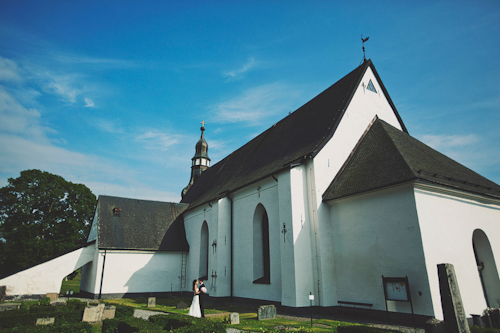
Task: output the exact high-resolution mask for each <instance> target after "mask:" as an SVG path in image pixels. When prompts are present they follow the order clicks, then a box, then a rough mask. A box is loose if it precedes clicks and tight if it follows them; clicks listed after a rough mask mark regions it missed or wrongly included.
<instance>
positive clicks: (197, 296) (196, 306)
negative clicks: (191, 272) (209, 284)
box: [188, 280, 201, 318]
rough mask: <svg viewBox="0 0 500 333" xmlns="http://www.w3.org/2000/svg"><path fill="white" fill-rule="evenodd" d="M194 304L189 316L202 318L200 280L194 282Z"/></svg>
mask: <svg viewBox="0 0 500 333" xmlns="http://www.w3.org/2000/svg"><path fill="white" fill-rule="evenodd" d="M193 291H194V296H193V302H192V303H191V307H190V308H189V312H188V315H189V316H192V317H198V318H200V317H201V309H200V291H199V290H198V280H193Z"/></svg>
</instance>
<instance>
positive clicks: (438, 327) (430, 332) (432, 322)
mask: <svg viewBox="0 0 500 333" xmlns="http://www.w3.org/2000/svg"><path fill="white" fill-rule="evenodd" d="M425 333H445V331H444V322H442V321H441V320H438V319H436V318H431V319H429V320H427V321H426V322H425Z"/></svg>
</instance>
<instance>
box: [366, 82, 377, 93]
mask: <svg viewBox="0 0 500 333" xmlns="http://www.w3.org/2000/svg"><path fill="white" fill-rule="evenodd" d="M366 89H368V90H371V91H373V92H374V93H377V89H375V86H374V85H373V82H372V80H370V82H368V86H367V87H366Z"/></svg>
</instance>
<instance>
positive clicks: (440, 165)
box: [323, 119, 500, 201]
mask: <svg viewBox="0 0 500 333" xmlns="http://www.w3.org/2000/svg"><path fill="white" fill-rule="evenodd" d="M415 180H420V181H424V182H427V183H431V184H438V185H441V186H446V187H449V188H454V189H459V190H463V191H467V192H471V193H475V194H480V195H486V196H489V197H495V198H500V186H499V185H497V184H495V183H493V182H492V181H490V180H488V179H486V178H484V177H482V176H481V175H479V174H477V173H476V172H474V171H472V170H470V169H468V168H466V167H465V166H463V165H461V164H460V163H458V162H456V161H454V160H452V159H451V158H449V157H447V156H445V155H443V154H441V153H439V152H437V151H436V150H434V149H432V148H430V147H429V146H427V145H425V144H424V143H422V142H420V141H418V140H417V139H415V138H413V137H411V136H409V135H408V134H407V133H404V132H402V131H400V130H398V129H397V128H395V127H393V126H391V125H389V124H387V123H386V122H384V121H383V120H380V119H376V120H375V121H374V122H373V124H372V125H370V126H369V130H368V131H367V132H366V134H365V135H364V136H363V137H362V138H361V139H360V141H359V143H358V145H357V146H356V148H355V149H354V151H353V152H352V153H351V156H350V157H349V159H348V160H347V161H346V162H345V164H344V166H343V167H342V169H341V171H340V172H339V173H338V174H337V176H336V177H335V179H334V180H333V181H332V183H331V184H330V186H329V187H328V189H327V190H326V191H325V193H324V194H323V200H324V201H329V200H334V199H339V198H343V197H347V196H351V195H355V194H359V193H364V192H367V191H372V190H376V189H380V188H384V187H388V186H392V185H396V184H401V183H405V182H409V181H415Z"/></svg>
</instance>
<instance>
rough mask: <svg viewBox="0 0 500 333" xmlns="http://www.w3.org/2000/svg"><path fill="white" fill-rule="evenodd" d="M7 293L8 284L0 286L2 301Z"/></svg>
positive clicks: (0, 298) (0, 299) (0, 300)
mask: <svg viewBox="0 0 500 333" xmlns="http://www.w3.org/2000/svg"><path fill="white" fill-rule="evenodd" d="M5 295H7V286H0V302H3V300H4V299H5Z"/></svg>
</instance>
